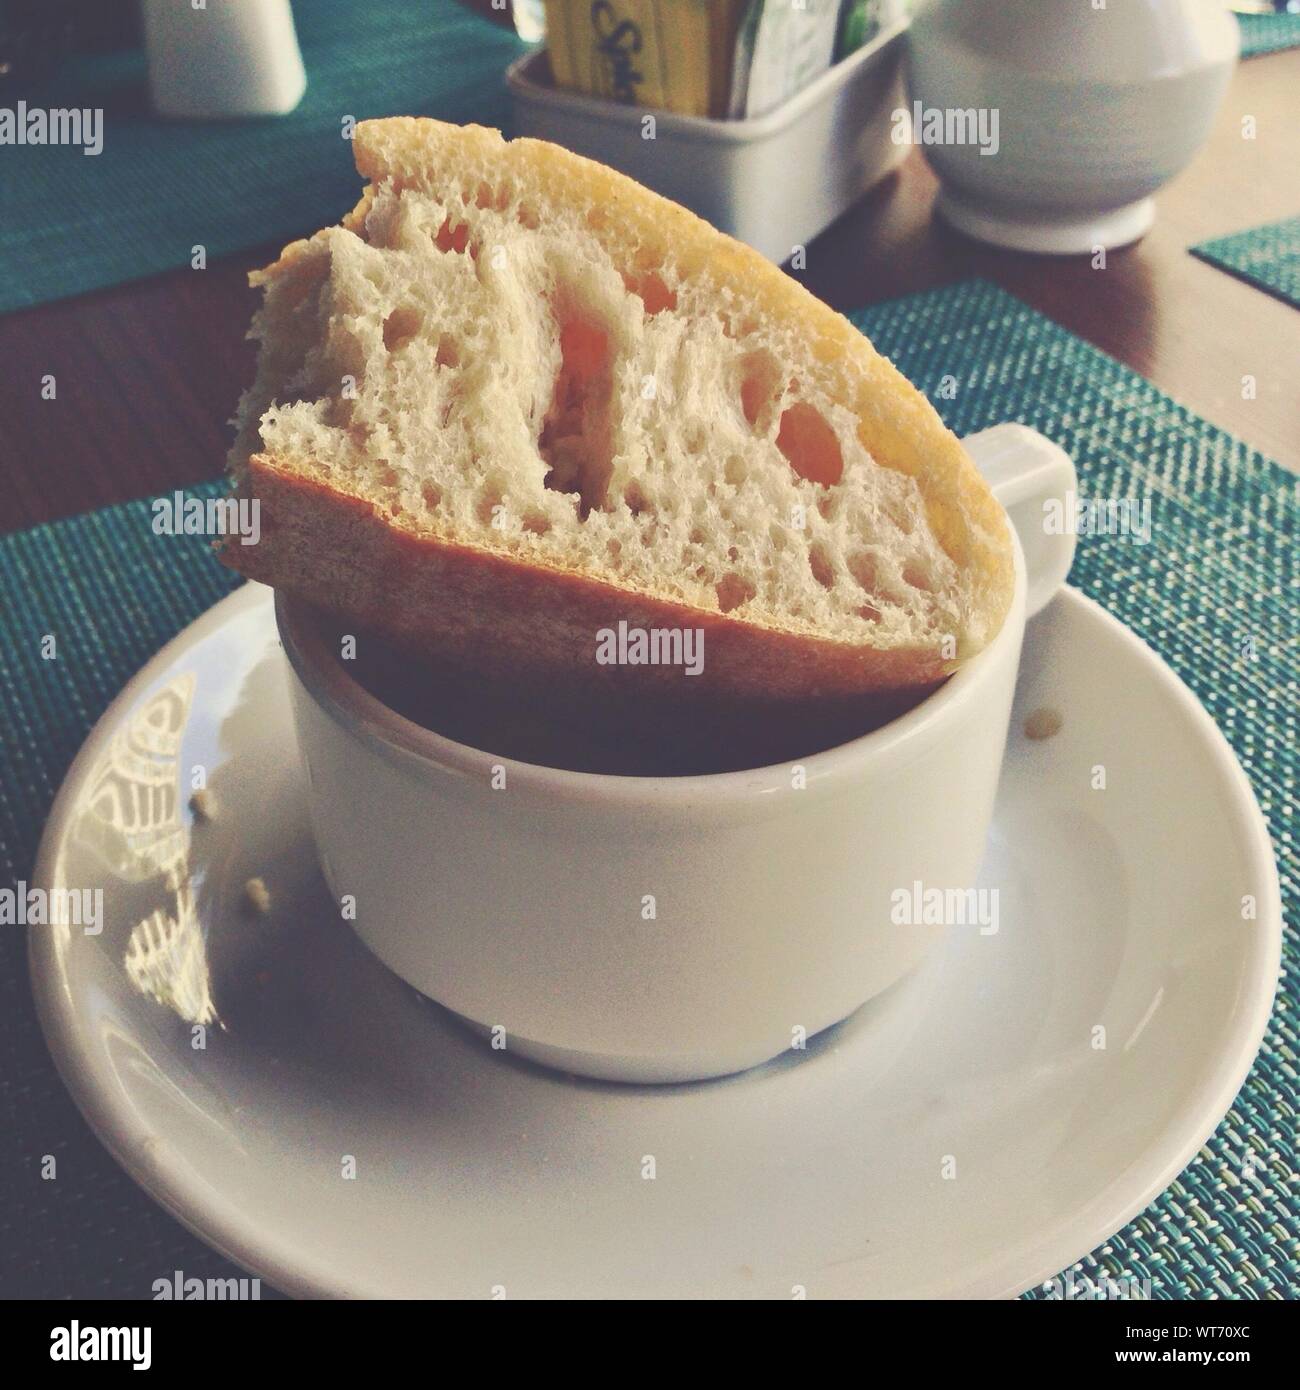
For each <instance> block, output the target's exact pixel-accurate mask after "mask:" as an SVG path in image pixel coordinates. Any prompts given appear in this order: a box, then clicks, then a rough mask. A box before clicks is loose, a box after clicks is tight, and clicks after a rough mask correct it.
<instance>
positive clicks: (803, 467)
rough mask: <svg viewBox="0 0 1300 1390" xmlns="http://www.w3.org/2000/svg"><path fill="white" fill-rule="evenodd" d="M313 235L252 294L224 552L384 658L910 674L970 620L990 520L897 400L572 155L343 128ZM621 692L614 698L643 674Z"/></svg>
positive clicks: (991, 539) (940, 672)
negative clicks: (349, 186)
mask: <svg viewBox="0 0 1300 1390" xmlns="http://www.w3.org/2000/svg"><path fill="white" fill-rule="evenodd" d="M355 155H356V161H357V167H358V169H359V170H360V172H361V173H362V174H363V175H364V176H365V177H366V178H367V179H368V180H370V182H369V184H368V185H367V187H366V189H365V192H364V194H363V196H362V198H361V201H360V202H359V203H358V205H357V206H356V208H355V209H353V211H352V212H351V213H350V214H349V215H348V216H347V217H346V218H345V219H344V221H343V224H342V225H341V226H338V227H330V228H327V229H325V230H323V231H320V232H317V233H316V235H315V236H313V237H311V238H310V239H308V240H305V241H297V242H294V243H293V244H292V245H290V246H288V247H287V248H286V249H285V250H284V252H283V253H282V255H281V256H280V259H279V260H278V261H276V263H275V264H274V265H272V266H270V267H268V268H267V269H266V270H263V271H260V272H257V273H255V274H254V275H253V276H252V277H251V278H252V281H253V283H254V284H256V285H261V286H263V287H264V288H265V301H264V304H263V306H262V308H261V310H260V311H259V313H258V315H257V317H256V318H255V320H254V323H253V328H252V330H251V335H252V336H253V337H254V338H256V339H258V340H259V341H260V343H261V355H260V360H259V366H258V372H257V379H256V382H255V384H254V385H253V387H252V388H251V389H250V390H249V391H248V392H247V393H246V395H245V398H244V400H243V402H242V404H241V408H240V419H239V423H240V427H241V428H240V434H239V438H238V441H237V443H236V446H235V448H234V451H233V454H232V460H231V467H232V472H233V475H234V478H235V482H236V486H237V490H238V491H239V493H240V494H241V495H243V496H247V497H253V498H257V499H259V501H260V504H261V505H260V513H261V516H260V521H261V539H260V541H259V542H258V543H257V544H255V545H249V546H244V545H241V544H239V542H238V540H237V539H233V540H232V541H229V542H227V544H226V545H225V547H224V550H223V559H224V560H225V561H226V562H227V563H228V564H230V565H232V566H234V567H235V568H236V569H239V570H240V571H242V572H243V573H244V574H247V575H249V576H251V577H253V578H255V579H260V580H264V581H265V582H267V583H270V584H273V585H277V586H282V587H284V588H287V589H289V590H291V591H294V592H297V593H299V594H301V595H304V596H306V597H308V598H309V599H311V600H312V601H313V602H315V603H316V604H318V605H320V606H321V607H324V608H326V609H328V610H331V611H332V612H334V613H336V614H338V615H340V616H341V617H343V618H344V619H345V620H346V621H347V622H349V623H352V624H355V625H356V626H357V627H359V628H362V629H365V628H370V629H376V630H379V631H380V632H382V633H384V634H385V635H387V636H388V637H389V638H391V639H393V640H394V641H396V642H398V643H399V644H401V645H404V646H405V647H407V648H408V649H410V650H413V651H416V652H419V651H426V652H431V653H436V654H437V655H438V656H439V658H440V659H443V660H449V661H453V662H457V663H459V664H461V665H463V666H465V667H467V668H469V669H472V670H476V671H484V672H500V673H503V674H506V675H509V676H512V677H519V676H526V675H527V674H528V673H530V672H533V673H539V672H549V673H552V674H555V673H569V674H573V673H575V672H578V673H582V678H584V679H586V678H588V677H590V678H591V679H592V680H596V681H599V680H600V679H602V678H605V677H610V676H612V675H613V674H615V672H616V668H611V667H608V666H603V667H602V666H599V665H598V664H597V662H596V658H595V653H596V647H597V634H598V633H599V631H600V630H601V629H604V628H616V626H617V624H618V622H619V621H620V620H622V621H625V622H626V623H627V624H628V625H629V627H642V628H647V629H648V628H663V627H678V628H699V629H702V630H703V632H704V654H705V659H704V670H703V672H702V674H700V675H699V676H698V677H690V676H684V674H683V672H682V670H681V668H680V667H672V666H641V667H637V668H635V674H636V678H637V679H638V680H639V681H642V682H649V683H651V685H652V688H653V683H654V682H658V683H659V684H660V686H661V687H662V688H664V689H667V688H669V687H670V686H671V687H673V688H674V689H675V690H676V691H678V692H686V693H690V694H710V695H719V696H722V697H725V698H737V697H739V698H745V697H759V698H762V699H769V700H781V699H786V700H806V699H809V698H814V699H815V698H822V697H826V698H843V697H846V696H854V695H857V694H860V693H864V692H878V691H898V690H907V689H915V688H919V687H922V686H926V685H929V684H932V683H933V682H935V681H937V680H939V679H941V678H942V677H943V676H945V675H947V674H948V673H949V672H951V671H952V670H953V669H954V667H955V666H956V665H957V664H959V663H960V662H961V661H963V660H965V659H966V658H968V657H970V656H971V655H973V654H974V653H975V652H977V651H979V650H980V649H981V648H982V647H983V646H984V645H985V644H986V643H987V642H989V641H990V639H991V638H992V637H993V636H994V635H995V634H996V633H997V631H998V629H999V627H1000V626H1001V624H1002V621H1003V619H1004V617H1005V615H1006V612H1007V609H1008V606H1009V604H1010V600H1011V594H1012V588H1013V583H1014V570H1013V561H1012V549H1011V540H1010V534H1009V531H1008V526H1007V521H1006V517H1005V515H1004V513H1003V511H1002V508H1001V507H1000V506H999V504H998V503H997V502H996V501H995V500H994V498H993V496H992V494H991V493H990V492H989V489H988V487H987V486H986V485H985V483H984V481H983V480H982V479H981V478H980V476H979V474H978V473H977V472H976V470H975V468H974V465H973V464H972V463H971V462H970V460H969V459H968V458H967V456H966V454H965V453H964V452H963V450H962V448H961V445H960V444H959V443H958V441H957V440H956V438H955V437H954V436H953V435H952V434H951V433H950V432H949V431H948V430H947V429H945V428H944V426H943V424H942V423H941V422H940V420H939V418H938V416H937V415H936V414H935V412H934V410H933V409H932V408H931V406H930V405H929V403H928V402H927V401H926V400H925V398H924V397H923V396H922V395H921V394H920V393H919V392H918V391H917V390H915V389H914V388H913V387H912V386H911V385H910V384H909V383H908V382H907V381H906V380H905V379H904V378H903V377H902V376H901V375H900V373H899V372H898V371H897V370H895V368H894V367H893V366H892V365H891V364H890V363H889V362H888V361H887V360H886V359H885V358H883V357H881V356H880V355H879V354H878V353H877V352H876V351H875V350H874V349H873V348H872V346H871V344H870V343H869V342H868V341H867V339H866V338H864V337H863V336H862V334H861V333H859V332H858V331H857V330H856V329H855V328H853V327H852V325H851V324H849V323H848V321H847V320H845V319H844V318H843V317H841V316H840V315H839V314H837V313H835V312H833V311H832V310H831V309H829V308H828V307H827V306H826V305H824V304H822V303H821V302H820V301H819V300H817V299H815V298H814V297H813V296H812V295H811V294H809V293H808V292H807V291H805V290H804V289H803V288H802V287H801V286H800V285H798V284H797V283H796V282H795V281H794V280H793V279H791V278H790V277H788V276H787V275H785V274H784V273H783V272H782V271H781V270H779V269H778V268H777V267H776V266H774V265H772V264H770V263H769V262H768V261H766V260H765V259H764V258H763V257H762V256H760V255H759V254H758V253H757V252H755V251H753V250H751V249H750V248H748V247H746V246H743V245H741V244H739V243H737V242H735V241H733V240H732V239H731V238H729V237H726V236H724V235H722V234H721V233H720V232H717V231H715V230H714V229H713V228H712V227H710V226H708V225H707V224H706V223H704V222H702V221H701V220H700V219H699V218H697V217H695V216H694V215H692V214H691V213H689V212H687V211H685V210H684V209H683V208H680V207H678V206H676V205H675V204H673V203H670V202H668V201H667V200H666V199H664V198H661V197H659V196H658V195H657V194H654V193H651V192H649V191H648V190H647V189H645V188H642V187H641V186H640V185H638V184H636V183H634V182H632V181H631V180H630V179H627V178H625V177H624V176H622V175H621V174H617V173H615V172H613V171H612V170H610V169H607V168H605V167H604V166H602V165H599V164H596V163H593V162H591V161H589V160H586V159H582V158H579V157H578V156H577V155H574V154H571V153H569V152H568V151H566V150H563V149H560V148H558V147H556V146H553V145H549V144H544V143H542V142H540V141H535V140H523V139H520V140H514V141H510V142H506V141H504V140H502V138H501V136H500V135H499V134H498V132H496V131H494V130H486V129H482V128H480V127H476V126H467V127H458V126H452V125H446V124H442V123H440V122H437V121H432V120H419V119H410V118H396V119H390V120H381V121H364V122H362V123H361V124H360V125H358V126H357V129H356V137H355ZM643 688H644V687H643Z"/></svg>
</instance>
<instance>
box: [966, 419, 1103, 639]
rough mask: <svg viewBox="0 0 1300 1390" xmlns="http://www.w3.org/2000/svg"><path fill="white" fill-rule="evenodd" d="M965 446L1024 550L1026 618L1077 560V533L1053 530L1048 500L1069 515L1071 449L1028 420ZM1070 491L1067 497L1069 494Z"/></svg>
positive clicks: (973, 437) (1075, 481)
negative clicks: (1067, 449) (1024, 423)
mask: <svg viewBox="0 0 1300 1390" xmlns="http://www.w3.org/2000/svg"><path fill="white" fill-rule="evenodd" d="M962 445H963V447H964V448H965V450H966V452H967V453H968V454H969V455H970V456H971V458H972V459H973V460H974V461H975V466H976V468H978V469H979V471H980V473H981V474H982V475H983V477H984V480H985V482H987V483H988V485H989V487H991V488H992V489H993V495H994V497H996V498H997V499H998V501H999V502H1001V503H1002V505H1003V507H1005V508H1006V512H1007V515H1008V516H1009V517H1010V518H1011V524H1012V525H1013V526H1014V527H1015V528H1016V534H1017V535H1018V536H1019V537H1020V546H1021V549H1022V550H1023V551H1024V552H1025V572H1026V576H1027V579H1028V586H1027V592H1026V595H1025V617H1026V618H1032V617H1033V616H1034V614H1035V613H1037V612H1038V611H1039V609H1041V608H1045V607H1046V606H1047V604H1048V603H1050V602H1051V599H1052V596H1053V595H1054V594H1055V593H1056V591H1057V589H1059V588H1060V587H1061V585H1062V584H1063V583H1064V582H1065V576H1066V575H1067V574H1069V572H1070V565H1071V564H1072V563H1073V561H1074V545H1075V532H1074V528H1073V527H1070V526H1062V527H1058V528H1053V529H1049V528H1048V525H1047V509H1046V508H1045V506H1044V503H1046V502H1049V501H1058V502H1060V503H1061V504H1062V507H1063V512H1062V515H1064V516H1069V515H1070V508H1069V507H1068V506H1067V505H1066V503H1067V501H1070V500H1073V497H1074V495H1075V493H1076V492H1077V490H1078V486H1079V478H1078V475H1077V474H1076V473H1075V471H1074V463H1073V461H1072V460H1071V458H1070V456H1069V454H1067V453H1066V452H1065V450H1064V449H1062V448H1061V446H1060V445H1059V444H1053V443H1052V441H1051V440H1050V439H1048V438H1047V437H1046V436H1045V435H1041V434H1039V433H1038V431H1037V430H1031V429H1030V428H1029V426H1028V425H994V426H993V428H992V429H988V430H980V432H979V433H978V434H968V435H967V436H966V437H965V438H964V439H963V440H962ZM1067 495H1068V496H1067Z"/></svg>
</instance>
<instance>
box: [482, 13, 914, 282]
mask: <svg viewBox="0 0 1300 1390" xmlns="http://www.w3.org/2000/svg"><path fill="white" fill-rule="evenodd" d="M906 30H907V21H906V19H903V20H900V21H898V22H897V23H894V24H891V25H890V26H889V27H888V28H886V29H883V30H882V31H881V32H880V33H879V34H878V35H877V36H876V37H875V38H874V39H873V40H872V41H871V42H870V43H868V44H864V45H863V46H862V47H861V48H860V49H858V50H857V52H855V53H851V54H850V55H849V56H848V57H847V58H845V59H844V60H843V61H842V62H839V63H836V64H835V66H834V67H832V68H831V69H830V70H829V71H827V72H825V73H823V74H822V76H821V77H819V78H818V79H817V81H815V82H813V83H812V84H811V85H810V86H808V87H805V88H804V90H803V91H802V92H799V93H798V94H797V95H796V96H794V97H792V98H791V99H790V100H789V101H787V102H785V103H784V104H783V105H781V106H779V107H778V108H777V109H776V110H775V111H770V112H768V113H767V114H766V115H764V116H758V117H755V118H754V119H752V120H744V121H723V120H710V119H707V118H705V117H702V116H678V115H675V114H674V113H673V112H671V111H653V112H651V111H646V110H644V109H642V108H641V107H639V106H624V105H620V104H619V103H618V102H615V101H605V100H601V99H599V98H596V97H588V96H583V95H581V94H580V93H577V92H567V91H561V90H559V89H557V88H556V87H554V86H552V85H551V80H550V69H549V60H548V59H547V57H546V54H545V53H531V54H529V55H527V56H526V57H524V58H521V59H519V60H518V61H517V62H516V63H514V64H513V65H512V66H511V68H510V70H509V71H508V73H507V74H506V81H507V83H508V84H509V87H510V92H511V95H512V96H513V97H514V104H515V121H516V124H517V126H518V128H519V133H520V134H521V135H531V136H534V137H536V138H537V139H539V140H550V141H552V142H554V143H555V144H557V145H563V146H565V148H567V149H570V150H574V151H575V152H576V153H578V154H582V155H586V156H587V157H588V158H590V159H595V160H599V161H600V163H602V164H608V165H610V166H611V168H614V169H619V170H622V172H623V173H625V174H629V175H631V177H632V178H634V179H636V180H637V181H638V182H640V183H643V184H645V185H646V186H647V187H648V188H653V189H655V190H656V192H659V193H662V194H664V196H665V197H668V198H671V199H673V201H674V202H678V203H681V204H683V205H684V206H685V207H688V208H690V209H691V210H692V211H693V212H696V213H698V214H699V215H700V216H701V217H703V218H704V219H705V221H707V222H711V223H713V225H714V226H715V227H718V228H720V229H721V230H722V231H724V232H727V233H728V234H729V235H731V236H734V237H737V238H739V240H741V241H745V242H748V243H749V244H750V245H751V246H753V247H755V248H756V249H757V250H759V251H761V252H762V253H763V254H764V255H765V256H767V257H769V258H770V259H772V260H774V261H777V262H780V261H784V260H786V259H787V258H788V257H789V256H790V255H791V253H792V252H793V251H794V249H795V248H796V247H798V246H805V245H807V243H808V242H809V241H811V240H812V238H813V237H815V236H816V235H817V233H818V232H820V231H821V230H822V229H823V228H825V227H827V226H829V225H830V224H831V223H832V222H834V221H835V219H836V218H837V217H839V216H840V215H841V214H842V213H843V212H845V211H847V210H848V208H850V207H851V206H852V205H853V204H854V203H855V202H856V201H857V200H858V199H859V198H860V197H862V195H863V194H864V193H865V192H866V191H867V189H868V188H870V187H871V185H872V184H874V183H876V182H878V181H879V180H880V179H882V178H884V176H885V175H886V174H888V173H889V172H890V170H892V169H893V168H894V167H895V166H896V165H897V164H898V163H899V162H900V161H901V160H902V159H903V158H904V156H905V155H906V154H907V146H906V145H900V144H896V143H895V142H894V141H893V140H892V139H891V138H890V132H891V129H892V116H893V113H894V111H895V110H897V109H898V108H899V107H901V106H902V104H903V74H902V56H903V46H902V45H903V36H904V34H905V32H906ZM649 116H653V117H654V125H653V131H654V137H653V139H647V138H646V131H647V129H649V128H650V127H648V126H647V124H646V118H647V117H649Z"/></svg>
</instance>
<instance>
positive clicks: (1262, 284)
mask: <svg viewBox="0 0 1300 1390" xmlns="http://www.w3.org/2000/svg"><path fill="white" fill-rule="evenodd" d="M1192 255H1194V256H1199V257H1200V258H1201V259H1202V260H1203V261H1209V262H1210V264H1211V265H1217V266H1218V267H1219V268H1220V269H1222V270H1226V271H1228V273H1229V274H1231V275H1236V276H1239V277H1240V278H1241V279H1242V280H1249V281H1250V283H1251V284H1252V285H1257V286H1258V287H1259V288H1260V289H1261V290H1267V291H1268V293H1269V294H1275V295H1277V297H1278V298H1279V299H1285V300H1286V301H1287V302H1288V303H1289V304H1294V305H1295V306H1296V307H1297V308H1300V217H1286V218H1283V219H1282V221H1281V222H1270V223H1269V224H1268V225H1267V226H1264V227H1251V228H1249V229H1248V230H1247V231H1244V232H1233V233H1232V234H1231V235H1230V236H1221V237H1215V238H1214V240H1213V241H1203V242H1201V244H1200V245H1199V246H1193V247H1192Z"/></svg>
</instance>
